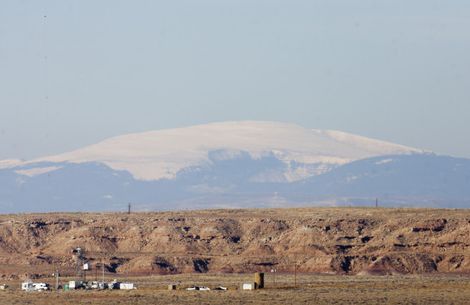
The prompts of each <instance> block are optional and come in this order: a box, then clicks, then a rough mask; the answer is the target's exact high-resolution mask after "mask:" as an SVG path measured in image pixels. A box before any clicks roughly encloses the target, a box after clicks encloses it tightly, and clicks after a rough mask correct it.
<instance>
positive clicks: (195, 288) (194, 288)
mask: <svg viewBox="0 0 470 305" xmlns="http://www.w3.org/2000/svg"><path fill="white" fill-rule="evenodd" d="M186 290H188V291H192V290H202V291H209V290H211V289H210V288H209V287H205V286H200V287H199V286H193V287H189V288H186Z"/></svg>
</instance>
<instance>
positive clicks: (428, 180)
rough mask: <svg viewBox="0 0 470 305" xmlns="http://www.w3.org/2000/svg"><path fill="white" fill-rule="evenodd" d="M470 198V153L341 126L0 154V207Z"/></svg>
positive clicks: (130, 138)
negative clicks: (30, 156)
mask: <svg viewBox="0 0 470 305" xmlns="http://www.w3.org/2000/svg"><path fill="white" fill-rule="evenodd" d="M375 198H380V200H381V204H384V205H387V204H388V205H395V206H396V205H400V206H402V205H406V206H413V205H425V206H441V207H451V206H452V207H456V206H458V207H462V206H467V205H468V204H470V160H469V159H461V158H452V157H446V156H438V155H435V154H432V153H429V152H425V151H423V150H419V149H415V148H410V147H406V146H402V145H397V144H393V143H388V142H384V141H379V140H374V139H369V138H365V137H361V136H356V135H352V134H348V133H344V132H340V131H331V130H312V129H306V128H302V127H300V126H297V125H293V124H285V123H275V122H251V121H248V122H225V123H213V124H207V125H199V126H193V127H187V128H178V129H169V130H160V131H151V132H144V133H137V134H130V135H124V136H118V137H114V138H110V139H108V140H105V141H103V142H100V143H97V144H94V145H91V146H87V147H84V148H82V149H79V150H76V151H72V152H69V153H65V154H60V155H56V156H49V157H44V158H38V159H36V160H31V161H20V160H4V161H0V208H2V210H3V211H4V212H18V211H26V212H27V211H39V212H44V211H77V210H82V211H97V210H122V209H124V208H125V206H126V205H127V203H128V202H132V203H133V205H134V207H135V209H137V210H158V209H194V208H224V207H272V206H299V205H337V204H347V205H354V204H360V205H363V204H370V203H371V202H375Z"/></svg>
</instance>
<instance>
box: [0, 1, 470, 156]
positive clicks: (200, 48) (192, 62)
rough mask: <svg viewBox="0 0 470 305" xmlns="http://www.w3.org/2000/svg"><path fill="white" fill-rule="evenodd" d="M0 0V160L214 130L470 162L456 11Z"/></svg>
mask: <svg viewBox="0 0 470 305" xmlns="http://www.w3.org/2000/svg"><path fill="white" fill-rule="evenodd" d="M0 1H1V9H0V84H1V86H0V159H6V158H22V159H32V158H35V157H39V156H44V155H50V154H57V153H61V152H66V151H70V150H74V149H77V148H80V147H83V146H85V145H89V144H93V143H96V142H98V141H101V140H103V139H105V138H108V137H111V136H116V135H121V134H125V133H132V132H141V131H147V130H155V129H163V128H174V127H182V126H190V125H195V124H204V123H209V122H219V121H227V120H268V121H282V122H291V123H297V124H299V125H302V126H304V127H308V128H320V129H335V130H342V131H346V132H351V133H356V134H360V135H364V136H368V137H373V138H378V139H382V140H387V141H391V142H395V143H400V144H404V145H409V146H413V147H417V148H423V149H429V150H432V151H435V152H437V153H440V154H448V155H453V156H461V157H468V158H470V141H468V139H469V131H470V128H469V122H470V55H469V54H470V32H469V29H470V2H469V1H468V0H439V1H438V0H414V1H405V0H380V1H377V0H358V1H356V0H322V1H317V0H305V1H301V0H283V1H281V0H224V1H220V0H186V1H181V0H174V1H173V0H172V1H157V0H152V1H150V0H149V1H143V0H135V1H118V0H100V1H94V0H81V1H72V0H56V1H52V0H41V1H37V0H0Z"/></svg>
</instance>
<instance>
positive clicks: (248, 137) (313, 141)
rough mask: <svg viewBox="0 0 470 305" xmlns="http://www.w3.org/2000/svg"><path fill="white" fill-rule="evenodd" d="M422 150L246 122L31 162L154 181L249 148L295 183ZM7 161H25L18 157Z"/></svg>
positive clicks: (110, 142)
mask: <svg viewBox="0 0 470 305" xmlns="http://www.w3.org/2000/svg"><path fill="white" fill-rule="evenodd" d="M419 152H422V151H421V150H418V149H414V148H410V147H406V146H402V145H397V144H393V143H388V142H384V141H379V140H373V139H369V138H365V137H361V136H356V135H352V134H348V133H344V132H340V131H333V130H316V129H307V128H303V127H300V126H298V125H294V124H286V123H275V122H256V121H255V122H253V121H243V122H224V123H213V124H207V125H199V126H193V127H187V128H177V129H168V130H158V131H150V132H144V133H136V134H129V135H123V136H118V137H114V138H110V139H107V140H105V141H103V142H100V143H98V144H95V145H91V146H87V147H85V148H82V149H79V150H76V151H72V152H69V153H65V154H60V155H56V156H49V157H44V158H40V159H37V160H33V161H30V162H26V163H25V164H35V163H40V162H56V163H63V162H69V163H84V162H98V163H102V164H105V165H107V166H109V167H110V168H112V169H114V170H125V171H128V172H129V173H131V174H132V176H133V177H134V178H135V179H138V180H147V181H151V180H159V179H174V178H175V177H176V176H177V174H178V173H179V172H181V171H183V170H185V169H187V168H189V167H195V166H202V167H203V166H210V165H211V164H212V163H213V161H214V158H216V159H217V160H225V159H233V158H236V157H237V156H239V155H240V154H242V153H247V154H249V156H251V157H252V158H253V159H260V158H262V157H263V156H274V157H275V158H276V159H278V160H280V161H282V162H283V163H285V164H286V165H287V168H286V169H285V171H284V172H282V173H276V175H275V177H274V176H273V177H272V179H275V180H279V181H286V182H292V181H296V180H301V179H304V178H307V177H310V176H314V175H317V174H322V173H324V172H327V171H329V170H330V169H331V168H333V167H336V166H338V165H342V164H346V163H349V162H351V161H355V160H360V159H365V158H369V157H374V156H380V155H391V154H409V153H419ZM6 163H7V164H14V165H19V164H18V161H17V160H11V161H10V162H6ZM291 164H296V166H289V165H291ZM55 169H57V168H56V167H45V168H42V169H41V168H34V169H30V170H24V171H22V172H20V173H23V174H25V175H31V176H32V175H36V174H43V173H45V172H48V171H52V170H55ZM266 179H268V180H269V179H270V178H269V177H266Z"/></svg>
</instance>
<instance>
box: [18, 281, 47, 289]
mask: <svg viewBox="0 0 470 305" xmlns="http://www.w3.org/2000/svg"><path fill="white" fill-rule="evenodd" d="M21 290H24V291H45V290H49V284H46V283H33V282H31V281H28V282H24V283H21Z"/></svg>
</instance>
